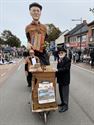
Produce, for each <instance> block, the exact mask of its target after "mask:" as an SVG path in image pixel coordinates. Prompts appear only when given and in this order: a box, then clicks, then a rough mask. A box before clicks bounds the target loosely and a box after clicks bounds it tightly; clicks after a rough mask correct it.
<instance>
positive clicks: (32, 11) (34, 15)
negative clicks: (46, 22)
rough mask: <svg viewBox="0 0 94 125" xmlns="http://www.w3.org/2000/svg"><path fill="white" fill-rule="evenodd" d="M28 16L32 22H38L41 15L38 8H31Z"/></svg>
mask: <svg viewBox="0 0 94 125" xmlns="http://www.w3.org/2000/svg"><path fill="white" fill-rule="evenodd" d="M30 15H31V16H32V18H33V20H34V21H39V19H40V15H41V10H40V8H39V7H32V8H31V9H30Z"/></svg>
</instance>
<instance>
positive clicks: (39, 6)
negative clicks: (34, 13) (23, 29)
mask: <svg viewBox="0 0 94 125" xmlns="http://www.w3.org/2000/svg"><path fill="white" fill-rule="evenodd" d="M32 7H38V8H40V10H42V6H41V5H40V4H39V3H36V2H34V3H32V4H30V5H29V10H30V9H31V8H32Z"/></svg>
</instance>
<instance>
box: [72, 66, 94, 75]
mask: <svg viewBox="0 0 94 125" xmlns="http://www.w3.org/2000/svg"><path fill="white" fill-rule="evenodd" d="M72 66H75V67H77V68H79V69H82V70H84V71H87V72H90V73H93V74H94V71H90V70H88V69H85V68H83V67H81V66H77V65H74V64H72Z"/></svg>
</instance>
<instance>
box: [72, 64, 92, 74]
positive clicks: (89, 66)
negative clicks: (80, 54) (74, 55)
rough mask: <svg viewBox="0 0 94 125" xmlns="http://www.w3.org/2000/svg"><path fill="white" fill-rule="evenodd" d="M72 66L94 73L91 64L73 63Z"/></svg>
mask: <svg viewBox="0 0 94 125" xmlns="http://www.w3.org/2000/svg"><path fill="white" fill-rule="evenodd" d="M72 64H73V65H75V66H79V67H82V68H84V69H87V70H90V71H93V72H94V68H91V65H90V64H86V63H72Z"/></svg>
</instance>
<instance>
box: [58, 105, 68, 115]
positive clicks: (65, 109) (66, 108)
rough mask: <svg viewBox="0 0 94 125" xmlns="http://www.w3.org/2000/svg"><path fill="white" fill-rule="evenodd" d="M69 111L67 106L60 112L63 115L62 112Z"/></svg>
mask: <svg viewBox="0 0 94 125" xmlns="http://www.w3.org/2000/svg"><path fill="white" fill-rule="evenodd" d="M67 110H68V107H67V106H64V107H62V108H61V109H60V110H59V112H60V113H62V112H66V111H67Z"/></svg>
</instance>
